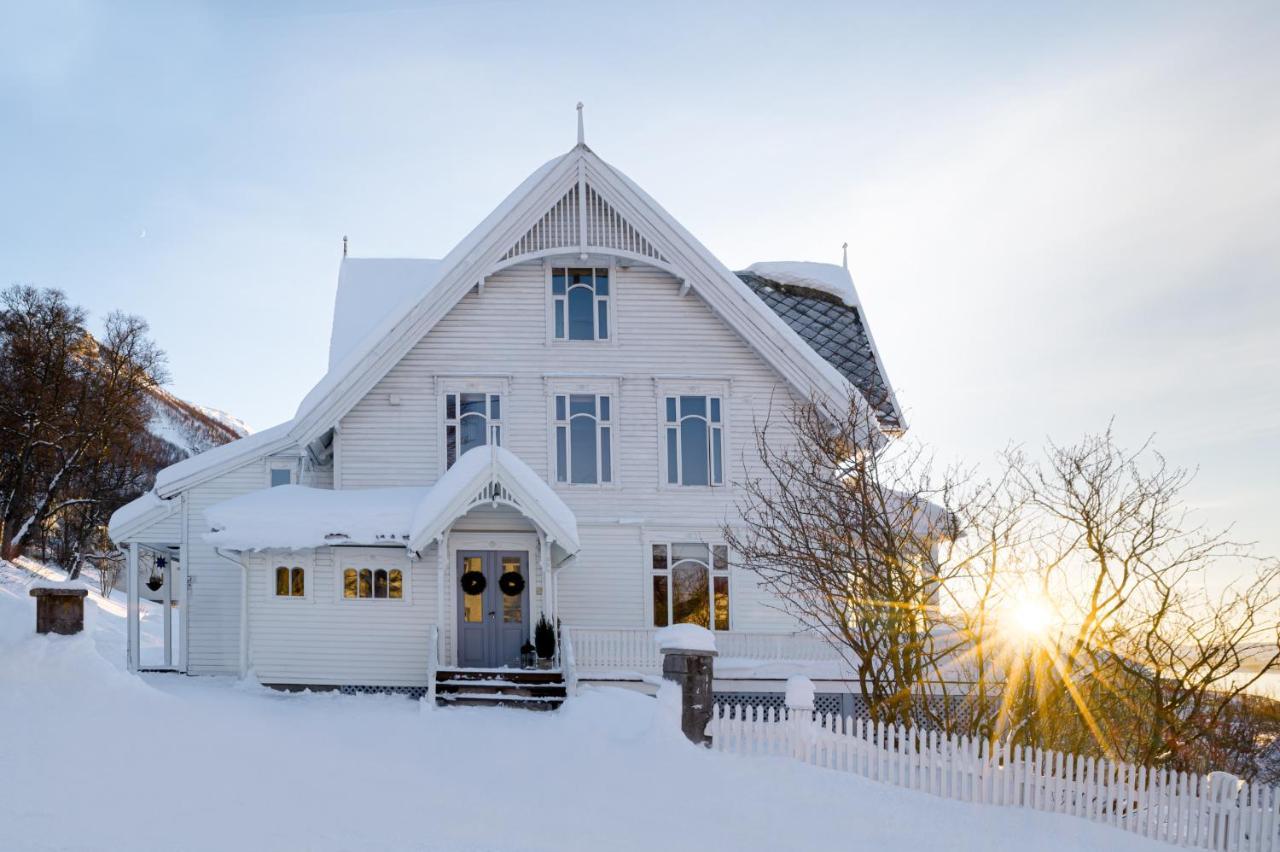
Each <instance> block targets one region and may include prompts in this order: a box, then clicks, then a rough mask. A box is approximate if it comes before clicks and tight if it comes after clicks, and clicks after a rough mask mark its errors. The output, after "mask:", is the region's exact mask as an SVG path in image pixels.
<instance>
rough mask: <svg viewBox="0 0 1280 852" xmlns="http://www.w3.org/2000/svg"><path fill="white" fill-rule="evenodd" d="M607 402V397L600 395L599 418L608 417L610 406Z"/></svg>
mask: <svg viewBox="0 0 1280 852" xmlns="http://www.w3.org/2000/svg"><path fill="white" fill-rule="evenodd" d="M609 403H610V400H609V397H607V396H602V397H600V419H601V420H608V419H609V407H610V406H609Z"/></svg>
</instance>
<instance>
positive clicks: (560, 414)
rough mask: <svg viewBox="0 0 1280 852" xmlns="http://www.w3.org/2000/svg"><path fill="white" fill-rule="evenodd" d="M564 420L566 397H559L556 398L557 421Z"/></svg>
mask: <svg viewBox="0 0 1280 852" xmlns="http://www.w3.org/2000/svg"><path fill="white" fill-rule="evenodd" d="M564 418H565V414H564V397H563V396H557V397H556V419H557V420H563V419H564Z"/></svg>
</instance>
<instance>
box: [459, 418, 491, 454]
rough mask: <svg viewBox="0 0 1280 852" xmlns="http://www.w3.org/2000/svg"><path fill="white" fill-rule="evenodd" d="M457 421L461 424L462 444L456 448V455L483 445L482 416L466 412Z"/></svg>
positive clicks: (483, 423)
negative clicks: (466, 413)
mask: <svg viewBox="0 0 1280 852" xmlns="http://www.w3.org/2000/svg"><path fill="white" fill-rule="evenodd" d="M459 422H460V423H461V424H462V446H460V447H459V448H458V455H462V454H463V453H465V452H466V451H467V450H473V449H475V448H476V447H483V446H484V444H485V439H484V433H485V424H486V421H485V419H484V416H483V415H480V414H468V415H466V416H465V417H463V418H462V420H460V421H459Z"/></svg>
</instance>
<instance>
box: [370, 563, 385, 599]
mask: <svg viewBox="0 0 1280 852" xmlns="http://www.w3.org/2000/svg"><path fill="white" fill-rule="evenodd" d="M373 596H374V597H375V598H385V597H386V596H387V572H386V571H384V570H382V569H381V568H379V569H378V570H377V571H374V572H373Z"/></svg>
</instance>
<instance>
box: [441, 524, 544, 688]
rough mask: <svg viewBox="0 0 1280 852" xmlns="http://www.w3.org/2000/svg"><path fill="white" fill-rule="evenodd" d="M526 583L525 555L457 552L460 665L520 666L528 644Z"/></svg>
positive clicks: (509, 552) (473, 666) (504, 551)
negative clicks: (522, 651) (521, 650)
mask: <svg viewBox="0 0 1280 852" xmlns="http://www.w3.org/2000/svg"><path fill="white" fill-rule="evenodd" d="M504 577H505V579H504ZM481 580H483V582H481ZM528 580H529V556H528V554H527V553H524V552H521V551H512V550H461V551H458V580H457V582H458V585H459V588H458V665H460V666H466V667H469V668H497V667H499V666H519V665H520V647H521V646H522V645H524V643H525V642H527V641H529V622H528V621H526V619H527V618H528V617H529V583H528ZM504 586H505V587H506V588H505V589H504ZM477 589H478V590H477ZM468 590H470V591H468Z"/></svg>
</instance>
